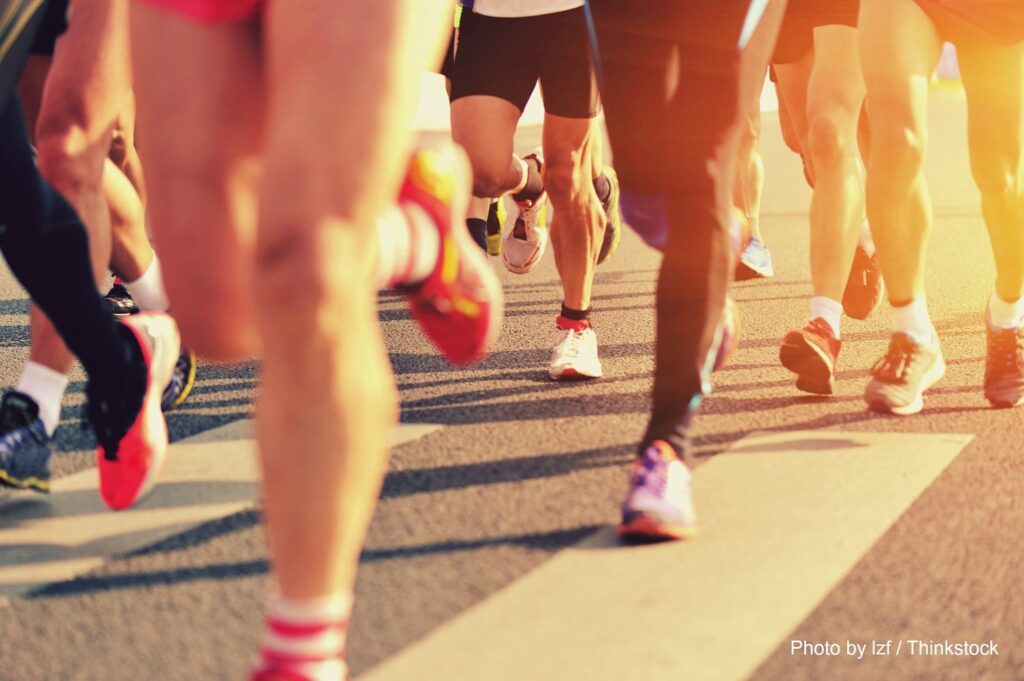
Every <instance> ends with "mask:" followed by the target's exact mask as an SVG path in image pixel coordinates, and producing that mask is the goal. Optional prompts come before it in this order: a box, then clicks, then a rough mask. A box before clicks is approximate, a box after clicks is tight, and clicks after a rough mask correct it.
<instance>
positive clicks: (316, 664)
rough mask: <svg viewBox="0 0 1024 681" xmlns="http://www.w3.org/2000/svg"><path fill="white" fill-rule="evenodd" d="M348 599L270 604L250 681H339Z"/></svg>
mask: <svg viewBox="0 0 1024 681" xmlns="http://www.w3.org/2000/svg"><path fill="white" fill-rule="evenodd" d="M350 610H351V598H349V597H343V596H326V597H323V598H315V599H309V600H286V599H281V598H278V599H274V600H272V601H271V603H270V606H269V607H268V609H267V620H266V629H265V631H264V634H263V642H262V644H261V646H260V662H259V664H258V665H257V667H256V670H255V671H254V673H253V676H252V679H253V681H345V679H347V678H348V673H347V672H348V670H347V667H346V665H345V634H346V631H347V629H348V616H349V611H350Z"/></svg>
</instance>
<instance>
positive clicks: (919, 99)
mask: <svg viewBox="0 0 1024 681" xmlns="http://www.w3.org/2000/svg"><path fill="white" fill-rule="evenodd" d="M858 42H859V44H860V60H861V66H862V68H863V71H864V82H865V86H866V90H867V98H866V101H867V111H868V114H869V115H870V117H871V121H872V124H873V128H874V129H875V131H876V133H877V135H876V137H877V136H878V135H881V134H883V133H884V131H885V130H886V129H888V130H892V126H893V125H898V126H901V127H902V128H909V129H911V130H913V131H915V132H917V133H920V134H922V135H923V134H924V133H925V131H926V130H927V121H928V87H929V81H930V79H931V75H932V72H933V71H934V70H935V66H936V65H937V64H938V60H939V55H940V52H941V49H942V39H941V38H940V36H939V33H938V31H937V30H936V29H935V26H934V24H932V22H931V20H930V19H929V18H928V15H927V14H925V13H924V11H923V10H922V9H921V8H920V7H919V6H918V5H917V4H916V3H915V2H914V0H863V2H862V3H861V13H860V25H859V28H858Z"/></svg>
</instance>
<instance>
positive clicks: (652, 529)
mask: <svg viewBox="0 0 1024 681" xmlns="http://www.w3.org/2000/svg"><path fill="white" fill-rule="evenodd" d="M696 532H697V514H696V513H695V512H694V510H693V500H692V499H691V497H690V469H689V468H688V467H687V466H686V464H685V463H683V461H682V459H680V458H679V456H678V455H677V454H676V452H675V450H673V449H672V446H671V445H669V444H668V443H667V442H664V441H662V440H656V441H654V442H652V443H651V444H650V446H648V447H647V448H646V449H644V451H643V452H642V453H641V454H640V456H639V457H638V458H637V460H636V462H635V463H634V464H633V472H632V474H631V475H630V478H629V495H628V496H627V497H626V501H624V502H623V504H622V523H621V524H620V525H619V536H621V537H623V538H626V539H631V540H640V541H658V540H665V539H686V538H689V537H692V536H693V535H694V534H696Z"/></svg>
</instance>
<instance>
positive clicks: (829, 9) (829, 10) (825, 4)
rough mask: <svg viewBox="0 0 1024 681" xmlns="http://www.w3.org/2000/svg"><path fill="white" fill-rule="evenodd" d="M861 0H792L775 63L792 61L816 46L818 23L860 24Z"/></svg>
mask: <svg viewBox="0 0 1024 681" xmlns="http://www.w3.org/2000/svg"><path fill="white" fill-rule="evenodd" d="M859 11H860V0H789V4H787V5H786V14H785V15H784V17H783V19H782V28H781V29H779V39H778V42H777V43H776V45H775V55H774V56H773V57H772V63H773V64H792V63H793V62H798V61H800V60H801V59H803V58H804V57H806V56H807V53H808V52H810V51H811V49H812V48H813V47H814V29H815V28H817V27H818V26H834V25H838V26H852V27H853V28H856V27H857V13H858V12H859Z"/></svg>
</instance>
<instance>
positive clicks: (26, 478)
mask: <svg viewBox="0 0 1024 681" xmlns="http://www.w3.org/2000/svg"><path fill="white" fill-rule="evenodd" d="M50 455H51V451H50V438H49V437H48V436H47V434H46V427H45V426H44V425H43V421H42V419H40V418H39V405H38V404H36V402H35V400H33V399H32V398H31V397H29V396H28V395H25V394H24V393H20V392H18V391H16V390H9V391H8V392H7V394H6V395H4V399H3V402H0V485H6V486H8V487H15V488H17V489H30V490H33V491H36V492H49V491H50Z"/></svg>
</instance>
